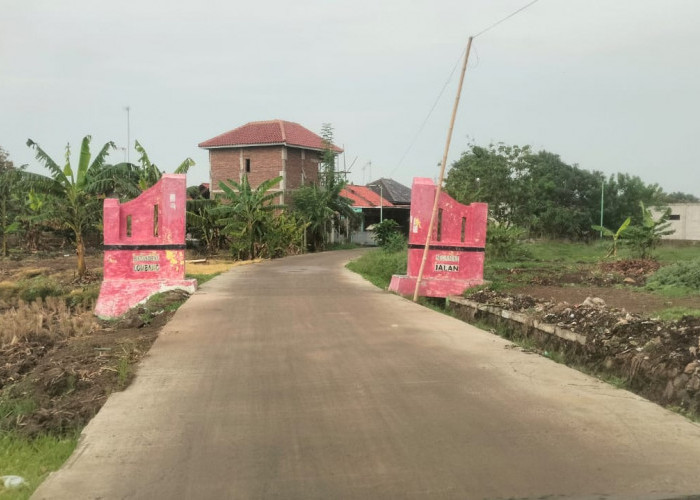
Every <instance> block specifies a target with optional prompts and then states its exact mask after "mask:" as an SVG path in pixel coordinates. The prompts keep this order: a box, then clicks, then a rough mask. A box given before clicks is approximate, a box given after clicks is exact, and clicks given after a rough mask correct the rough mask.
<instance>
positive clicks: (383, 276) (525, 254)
mask: <svg viewBox="0 0 700 500" xmlns="http://www.w3.org/2000/svg"><path fill="white" fill-rule="evenodd" d="M608 248H609V243H607V242H594V243H591V244H583V243H569V242H559V241H538V242H527V243H522V244H521V245H520V248H519V250H520V252H519V254H520V257H519V258H517V259H512V260H504V259H496V258H490V256H489V253H488V248H487V249H486V262H485V265H484V279H486V280H487V281H489V282H490V283H491V287H492V288H495V289H507V288H514V287H517V286H518V285H519V284H520V283H528V282H530V281H531V280H532V279H533V278H535V277H539V276H542V275H545V274H546V275H549V276H553V277H554V278H556V276H563V275H564V274H567V273H574V272H582V271H586V270H588V271H590V270H592V269H594V268H595V267H596V266H597V265H598V264H599V263H601V262H605V261H610V260H611V259H606V258H605V256H606V254H607V251H608ZM406 257H407V252H406V250H401V251H398V252H389V251H386V250H383V249H377V250H375V251H372V252H367V253H366V254H365V255H363V256H362V257H361V258H359V259H357V260H355V261H353V262H351V263H349V264H348V269H350V270H351V271H354V272H356V273H358V274H361V275H362V276H363V277H364V278H365V279H367V280H369V281H370V282H372V283H374V284H375V285H376V286H378V287H380V288H384V289H386V288H387V287H388V286H389V282H390V281H391V276H392V275H393V274H405V272H406ZM655 257H656V258H657V260H658V261H659V262H660V263H661V264H662V265H670V264H673V263H676V262H684V261H693V260H695V259H700V245H690V246H677V245H662V246H661V247H660V248H658V249H657V250H656V251H655ZM626 258H631V254H630V252H629V249H628V248H626V247H624V246H622V247H621V248H620V250H619V252H618V256H617V259H619V260H622V259H626ZM514 271H517V272H514ZM651 291H652V293H655V294H659V295H663V296H669V297H671V296H675V297H678V296H688V295H693V294H695V293H698V292H700V291H693V290H692V289H689V288H687V287H682V286H666V287H659V288H658V289H655V290H651Z"/></svg>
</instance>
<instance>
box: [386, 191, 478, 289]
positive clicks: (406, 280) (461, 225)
mask: <svg viewBox="0 0 700 500" xmlns="http://www.w3.org/2000/svg"><path fill="white" fill-rule="evenodd" d="M436 192H437V186H435V184H434V183H433V181H431V180H430V179H425V178H421V177H416V178H414V179H413V187H412V191H411V224H410V230H409V235H408V266H407V267H408V268H407V275H404V276H399V275H394V276H393V278H392V279H391V284H390V285H389V290H392V291H394V292H398V293H400V294H401V295H413V291H414V290H415V287H416V281H417V279H418V271H419V269H420V263H421V259H422V258H423V249H424V247H425V241H426V239H427V238H428V226H429V225H430V214H431V212H432V210H433V203H434V201H435V193H436ZM487 211H488V205H487V204H486V203H472V204H470V205H463V204H461V203H458V202H457V201H455V200H454V199H453V198H451V197H450V196H449V195H447V194H445V193H440V199H439V200H438V214H437V219H436V221H435V224H434V227H433V234H432V236H431V238H430V247H429V250H428V260H427V261H426V263H425V268H424V270H423V279H422V280H421V285H420V289H419V290H418V294H419V295H422V296H425V297H447V296H449V295H459V294H461V293H462V292H463V291H464V290H466V289H467V288H470V287H473V286H477V285H481V284H482V283H483V282H484V249H485V246H486V218H487Z"/></svg>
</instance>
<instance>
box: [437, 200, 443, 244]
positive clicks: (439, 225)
mask: <svg viewBox="0 0 700 500" xmlns="http://www.w3.org/2000/svg"><path fill="white" fill-rule="evenodd" d="M437 240H438V241H442V208H441V209H439V210H438V220H437Z"/></svg>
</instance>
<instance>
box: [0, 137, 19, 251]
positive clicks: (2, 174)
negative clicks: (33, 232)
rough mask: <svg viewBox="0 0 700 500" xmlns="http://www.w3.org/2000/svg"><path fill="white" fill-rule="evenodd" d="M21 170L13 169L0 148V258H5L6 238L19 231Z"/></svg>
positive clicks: (12, 165)
mask: <svg viewBox="0 0 700 500" xmlns="http://www.w3.org/2000/svg"><path fill="white" fill-rule="evenodd" d="M22 170H23V169H22V168H15V166H14V164H13V163H12V162H11V161H10V159H9V157H8V154H7V152H6V151H5V150H4V149H2V148H0V257H7V255H8V247H7V240H8V236H9V235H11V234H14V233H17V232H18V231H19V229H20V224H19V221H17V217H18V215H19V213H20V208H21V202H20V196H19V193H20V192H21V187H20V182H21V181H22V173H23V171H22Z"/></svg>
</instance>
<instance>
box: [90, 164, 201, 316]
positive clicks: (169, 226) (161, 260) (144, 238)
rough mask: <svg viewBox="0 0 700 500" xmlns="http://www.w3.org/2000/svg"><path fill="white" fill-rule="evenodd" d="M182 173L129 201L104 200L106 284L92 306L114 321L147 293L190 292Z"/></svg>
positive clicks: (193, 288) (184, 190)
mask: <svg viewBox="0 0 700 500" xmlns="http://www.w3.org/2000/svg"><path fill="white" fill-rule="evenodd" d="M185 202H186V177H185V175H176V174H167V175H164V176H163V177H162V178H161V179H160V181H158V183H157V184H155V185H154V186H152V187H151V188H149V189H147V190H146V191H144V192H143V193H141V195H140V196H139V197H138V198H136V199H133V200H131V201H127V202H125V203H119V200H116V199H111V198H110V199H106V200H105V201H104V250H105V252H104V281H103V282H102V287H101V288H100V296H99V298H98V299H97V305H96V306H95V314H96V315H97V316H99V317H101V318H115V317H119V316H121V315H123V314H124V313H126V312H127V311H128V310H129V309H131V308H132V307H134V306H136V305H138V304H140V303H143V302H145V301H146V300H148V298H149V297H150V296H151V295H154V294H156V293H159V292H164V291H167V290H173V289H184V290H187V291H189V292H194V290H195V288H196V281H195V280H186V279H185Z"/></svg>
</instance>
